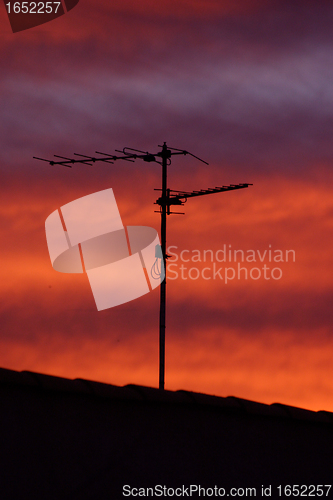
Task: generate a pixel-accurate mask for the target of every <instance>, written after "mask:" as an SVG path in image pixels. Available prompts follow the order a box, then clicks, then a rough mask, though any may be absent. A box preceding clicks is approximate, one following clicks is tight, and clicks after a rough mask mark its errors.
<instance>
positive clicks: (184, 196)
mask: <svg viewBox="0 0 333 500" xmlns="http://www.w3.org/2000/svg"><path fill="white" fill-rule="evenodd" d="M158 147H159V148H161V151H158V152H157V153H149V152H148V151H141V150H139V149H133V148H128V147H125V148H123V150H118V149H116V150H115V151H116V152H117V153H121V154H120V155H112V154H108V153H102V152H100V151H96V154H97V155H99V156H86V155H82V154H77V153H74V156H75V157H78V158H67V157H65V156H58V155H54V157H55V158H57V160H46V159H45V158H38V157H36V156H34V159H36V160H41V161H46V162H48V163H49V164H50V165H52V166H53V165H62V166H63V167H69V168H71V167H72V166H73V165H75V164H76V163H83V164H84V165H90V166H92V165H93V164H94V163H96V162H100V161H102V162H104V163H111V164H112V163H114V162H115V161H116V160H124V161H130V162H134V161H135V160H137V159H140V160H143V161H145V162H149V163H150V162H155V163H159V164H160V165H161V166H162V188H161V189H157V190H156V191H160V192H161V193H160V194H161V196H160V197H159V198H158V199H157V200H156V202H155V204H156V205H159V207H160V209H159V210H158V211H157V212H158V213H160V214H161V250H162V253H161V259H162V260H163V264H164V272H165V276H164V279H163V281H162V282H161V285H160V321H159V389H161V390H164V385H165V317H166V271H167V266H166V262H167V258H168V255H167V253H166V227H167V225H166V222H167V215H171V214H178V215H184V213H183V212H171V211H170V208H171V207H172V206H182V205H184V203H185V202H186V201H187V200H188V198H194V197H196V196H205V195H207V194H213V193H223V192H225V191H235V190H236V189H244V188H247V187H248V186H252V184H249V183H245V184H230V185H228V186H219V187H215V188H208V189H201V190H200V191H175V190H173V189H169V188H168V166H169V165H171V158H172V156H176V155H185V156H186V155H190V156H192V157H193V158H196V159H197V160H199V161H201V162H202V163H205V164H206V165H208V163H207V162H206V161H204V160H202V159H201V158H199V157H198V156H195V155H194V154H192V153H190V152H189V151H186V150H183V149H176V148H170V147H167V145H166V143H165V142H164V143H163V146H160V145H159V146H158ZM58 158H60V160H58ZM153 272H154V273H155V274H156V273H157V274H158V269H157V268H155V267H154V270H153Z"/></svg>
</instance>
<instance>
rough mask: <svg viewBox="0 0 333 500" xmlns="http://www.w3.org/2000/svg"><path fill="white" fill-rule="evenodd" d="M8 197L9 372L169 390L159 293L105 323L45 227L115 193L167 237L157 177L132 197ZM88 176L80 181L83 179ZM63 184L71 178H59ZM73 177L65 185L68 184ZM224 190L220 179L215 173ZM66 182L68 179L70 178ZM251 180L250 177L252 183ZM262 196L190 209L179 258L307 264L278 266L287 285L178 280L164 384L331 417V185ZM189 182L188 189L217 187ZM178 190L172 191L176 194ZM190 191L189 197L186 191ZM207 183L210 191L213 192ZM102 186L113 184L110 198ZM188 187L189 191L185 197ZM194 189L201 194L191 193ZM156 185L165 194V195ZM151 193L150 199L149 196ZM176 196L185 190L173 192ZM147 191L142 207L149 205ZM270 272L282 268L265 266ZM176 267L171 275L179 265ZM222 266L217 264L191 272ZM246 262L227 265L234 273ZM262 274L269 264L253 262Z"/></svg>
mask: <svg viewBox="0 0 333 500" xmlns="http://www.w3.org/2000/svg"><path fill="white" fill-rule="evenodd" d="M75 173H76V172H75V171H74V170H73V171H71V172H70V174H71V176H68V177H66V178H68V179H71V181H70V184H69V185H67V186H66V185H65V184H61V183H59V182H54V184H53V189H52V190H50V189H49V187H48V188H47V184H45V186H44V187H43V186H42V184H40V185H39V186H37V185H36V186H31V189H26V186H25V187H24V189H23V186H22V187H21V188H19V187H17V188H16V191H15V190H14V191H13V190H10V189H8V191H7V195H6V196H5V199H4V202H3V205H2V207H1V212H2V214H1V215H2V220H3V224H2V226H1V238H2V241H3V242H4V241H6V246H5V245H4V244H2V248H1V254H2V263H3V265H2V267H1V269H0V277H1V280H0V297H1V321H2V337H1V342H0V343H1V349H0V365H1V366H3V367H7V368H13V369H18V370H22V369H29V370H34V371H40V372H43V373H51V374H55V375H61V376H65V377H70V378H75V377H83V378H92V379H96V380H101V381H105V382H110V383H113V384H119V385H124V384H126V383H138V384H142V385H153V386H156V385H157V374H158V366H157V363H158V300H159V293H158V290H155V292H153V293H151V294H149V295H147V296H145V297H142V298H140V299H138V300H136V301H133V302H131V303H129V304H124V305H123V306H119V307H117V308H113V309H109V310H106V311H103V312H99V313H98V312H97V311H96V309H95V304H94V302H93V298H92V294H91V290H90V288H89V284H88V281H87V279H86V277H85V276H84V275H70V274H69V275H67V274H61V273H56V272H55V271H53V269H52V267H51V264H50V262H49V257H48V253H47V247H46V240H45V230H44V221H45V219H46V217H47V216H48V215H49V213H51V211H53V210H54V209H55V208H57V207H58V206H60V205H62V204H64V203H67V202H69V201H71V200H73V199H75V198H76V197H79V196H83V195H84V194H88V192H89V189H90V192H94V191H97V190H98V189H102V188H103V187H104V188H105V187H115V185H116V188H115V195H116V199H117V202H118V206H119V209H120V212H121V215H122V217H123V222H124V223H125V224H133V225H136V224H139V225H140V224H142V225H148V226H149V225H151V226H153V227H156V228H158V227H159V216H158V214H154V212H153V209H154V205H152V201H153V200H154V196H155V197H156V193H155V195H154V192H150V189H152V187H153V186H154V185H156V184H155V182H156V181H157V177H156V176H155V174H154V175H153V174H151V175H150V174H147V175H145V176H143V178H142V179H137V181H136V182H135V183H134V184H133V185H132V184H131V183H129V182H128V179H127V178H126V177H123V178H122V176H121V175H120V176H118V178H117V181H116V182H115V183H113V182H110V184H109V185H108V186H105V182H104V181H103V182H101V181H102V179H100V180H98V179H97V180H96V179H95V180H93V182H92V184H91V186H90V188H87V187H85V188H84V190H82V189H81V188H80V187H79V186H78V185H76V182H74V180H73V179H75V176H74V174H75ZM77 173H78V172H77ZM59 175H60V176H62V175H65V173H64V174H62V173H59ZM66 175H67V174H66ZM210 176H212V177H213V178H214V179H216V176H217V171H215V172H214V169H213V171H212V172H211V173H210ZM64 178H65V177H64ZM240 180H241V179H240ZM249 180H250V181H253V183H254V186H253V187H249V188H248V189H246V190H243V191H239V192H235V193H224V194H220V195H217V194H214V195H210V196H207V197H203V198H201V199H197V200H189V201H188V203H187V204H186V205H185V206H184V209H185V211H186V215H185V216H178V217H177V216H173V217H169V218H168V246H169V245H174V246H177V247H178V249H177V250H175V249H173V251H174V252H178V256H179V262H178V264H180V252H181V251H182V250H184V249H187V250H189V252H187V253H186V254H184V256H186V258H188V257H189V256H191V252H192V250H194V249H196V250H198V251H199V253H200V254H201V255H203V251H204V250H207V249H212V250H213V252H214V255H216V252H217V251H218V250H220V249H223V246H224V245H226V246H227V249H228V248H229V245H231V248H232V249H242V250H243V251H245V252H246V251H247V250H248V249H253V250H255V251H257V250H259V251H260V252H261V253H263V252H264V251H265V249H266V250H267V249H268V248H269V245H271V248H272V249H273V250H274V249H276V248H278V249H281V250H282V251H285V250H289V249H294V250H295V252H296V260H295V262H288V263H274V266H277V267H280V268H281V269H282V270H283V276H282V278H281V279H280V280H275V281H273V280H270V281H267V280H264V279H263V278H261V279H259V280H250V279H248V280H245V279H244V277H242V279H239V280H238V279H234V280H231V281H229V282H228V283H227V284H225V282H224V281H223V280H221V279H220V278H219V277H217V278H216V279H211V280H204V279H203V278H202V277H201V278H199V279H195V280H193V279H189V278H187V280H183V279H181V278H180V277H179V279H177V280H171V279H169V280H168V286H167V297H168V306H167V307H168V308H167V346H166V349H167V350H166V367H167V368H166V386H167V388H170V389H178V388H183V389H189V390H195V391H202V392H207V393H215V394H218V395H223V396H226V395H235V396H239V397H243V398H247V399H254V400H258V401H262V402H267V403H269V402H273V401H280V402H283V403H286V404H291V405H298V406H304V407H308V408H311V409H322V408H325V409H328V410H329V409H332V408H331V402H330V399H331V394H332V388H331V384H330V380H331V379H332V376H331V375H332V374H331V375H330V374H329V373H330V364H329V356H328V352H330V349H331V347H332V346H331V343H332V341H331V339H330V331H331V320H332V318H331V298H332V292H331V284H330V282H331V280H330V273H329V269H330V262H331V248H332V233H331V231H330V228H331V225H332V193H331V189H330V185H329V184H328V183H326V182H320V181H319V180H318V179H317V180H316V181H315V182H313V181H311V182H310V181H307V180H303V181H302V182H300V181H299V180H293V179H289V180H286V179H282V178H278V177H276V178H275V179H274V181H272V179H264V178H262V177H258V176H256V177H255V176H254V178H253V179H246V181H249ZM210 181H211V179H209V178H205V179H203V180H202V181H200V178H199V177H198V178H196V177H193V178H192V180H189V179H188V177H185V176H184V177H183V175H178V181H177V187H178V186H179V188H180V189H182V188H183V189H184V188H190V189H200V188H203V187H208V186H209V185H211V186H214V185H216V184H219V182H214V183H213V184H211V182H210ZM171 182H172V181H170V183H171ZM185 183H186V185H185ZM206 183H207V186H206ZM103 184H104V186H102V185H103ZM187 184H188V185H187ZM191 184H193V185H191ZM157 185H158V184H157ZM147 186H148V189H147ZM172 187H176V186H172ZM140 192H142V193H145V192H147V199H146V200H145V201H143V202H142V200H144V199H145V198H144V197H141V196H142V195H140V196H139V195H138V193H140ZM264 263H265V264H266V265H267V266H270V265H271V263H269V262H268V261H267V258H266V260H264ZM170 264H171V262H170V263H169V265H170ZM183 264H184V265H185V266H188V267H196V268H198V269H199V270H200V272H201V270H202V268H203V267H205V266H206V267H209V268H211V267H212V263H211V262H201V263H200V262H192V261H191V262H190V263H185V262H184V263H183ZM236 264H237V263H235V262H227V263H223V262H221V263H220V262H216V265H217V266H219V267H222V268H223V267H226V266H228V267H235V266H236ZM242 265H244V267H245V266H246V267H248V269H250V268H251V267H258V268H260V267H262V265H263V263H262V262H259V261H257V262H253V263H251V262H247V263H242Z"/></svg>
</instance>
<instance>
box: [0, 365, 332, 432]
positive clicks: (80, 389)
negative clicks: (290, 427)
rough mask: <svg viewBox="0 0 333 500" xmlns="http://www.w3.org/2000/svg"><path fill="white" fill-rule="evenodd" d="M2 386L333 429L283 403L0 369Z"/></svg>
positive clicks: (327, 419)
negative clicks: (217, 411)
mask: <svg viewBox="0 0 333 500" xmlns="http://www.w3.org/2000/svg"><path fill="white" fill-rule="evenodd" d="M0 385H19V386H31V387H37V388H40V389H42V390H45V391H58V392H69V393H78V394H79V393H81V394H85V395H88V396H89V395H90V396H93V397H101V398H109V399H118V400H119V399H120V400H136V401H143V402H144V401H147V402H155V403H162V404H165V403H170V404H178V405H179V404H181V405H195V406H201V405H205V406H213V407H219V408H221V410H224V411H227V412H233V413H237V414H252V415H260V416H266V417H277V418H281V417H282V418H287V419H290V418H291V419H297V420H303V421H304V420H306V421H311V422H313V423H325V424H331V425H333V413H332V412H328V411H323V410H321V411H312V410H305V409H303V408H297V407H294V406H288V405H284V404H280V403H273V404H271V405H267V404H263V403H257V402H254V401H249V400H247V399H241V398H236V397H234V396H228V397H220V396H212V395H208V394H201V393H197V392H191V391H184V390H178V391H168V390H165V391H160V390H159V389H155V388H152V387H144V386H139V385H134V384H129V385H125V386H124V387H119V386H115V385H111V384H105V383H102V382H94V381H92V380H85V379H74V380H71V379H67V378H62V377H55V376H53V375H45V374H42V373H35V372H30V371H22V372H18V371H15V370H8V369H6V368H0Z"/></svg>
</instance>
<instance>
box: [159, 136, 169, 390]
mask: <svg viewBox="0 0 333 500" xmlns="http://www.w3.org/2000/svg"><path fill="white" fill-rule="evenodd" d="M167 158H168V151H167V145H166V143H164V144H163V148H162V204H161V208H162V212H161V243H162V255H163V263H164V273H165V277H164V280H163V281H162V283H161V287H160V288H161V295H160V367H159V368H160V376H159V389H161V390H164V374H165V309H166V218H167Z"/></svg>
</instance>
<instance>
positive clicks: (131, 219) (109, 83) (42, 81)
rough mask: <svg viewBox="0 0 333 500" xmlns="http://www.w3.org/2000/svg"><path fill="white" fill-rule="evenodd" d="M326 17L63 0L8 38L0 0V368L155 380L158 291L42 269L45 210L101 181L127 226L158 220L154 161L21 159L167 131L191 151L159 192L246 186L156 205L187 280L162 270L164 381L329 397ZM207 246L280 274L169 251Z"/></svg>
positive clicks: (288, 399)
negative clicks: (65, 3) (105, 299)
mask: <svg viewBox="0 0 333 500" xmlns="http://www.w3.org/2000/svg"><path fill="white" fill-rule="evenodd" d="M332 27H333V4H332V2H331V1H326V0H288V1H281V0H270V1H267V0H265V1H264V0H165V1H160V2H156V1H153V0H141V1H140V2H139V1H137V0H122V1H120V0H115V1H110V0H94V1H93V0H80V2H79V4H78V5H77V6H76V7H75V8H74V9H73V10H71V11H70V12H68V13H67V14H66V15H64V16H62V17H59V18H58V19H55V20H54V21H52V22H49V23H47V24H44V25H41V26H39V27H35V28H33V29H29V30H26V31H22V32H19V33H14V34H13V33H12V31H11V28H10V24H9V21H8V17H7V15H6V10H5V7H4V6H3V4H1V7H0V29H1V45H0V50H1V58H0V85H1V93H0V102H1V105H0V129H1V131H0V141H1V148H0V160H1V161H0V168H1V183H0V189H1V200H2V203H1V206H0V210H1V222H0V231H1V243H0V252H1V263H2V265H1V269H0V273H1V279H0V296H1V302H0V311H1V316H0V321H1V331H0V366H1V367H3V368H10V369H14V370H31V371H37V372H41V373H47V374H52V375H57V376H63V377H69V378H78V377H80V378H87V379H93V380H97V381H102V382H107V383H111V384H115V385H125V384H128V383H134V384H141V385H147V386H152V387H157V386H158V319H159V289H156V290H154V291H153V292H152V293H149V294H147V295H145V296H143V297H141V298H139V299H137V300H135V301H133V302H129V303H127V304H123V305H121V306H117V307H115V308H111V309H107V310H104V311H100V312H98V311H97V309H96V306H95V303H94V299H93V295H92V292H91V289H90V287H89V283H88V279H87V277H86V276H84V275H80V274H77V275H75V274H61V273H58V272H56V271H54V270H53V268H52V266H51V262H50V258H49V255H48V249H47V245H46V238H45V220H46V218H47V217H48V215H50V214H51V213H52V212H53V211H54V210H56V209H58V208H59V207H61V206H62V205H64V204H66V203H69V202H70V201H72V200H75V199H76V198H79V197H81V196H85V195H88V194H90V193H94V192H97V191H100V190H103V189H107V188H113V191H114V194H115V197H116V200H117V203H118V207H119V210H120V214H121V217H122V220H123V223H124V224H125V225H146V226H151V227H153V228H155V229H157V230H159V228H160V216H159V214H157V213H154V210H156V206H155V205H154V204H153V203H154V201H155V200H156V198H157V197H158V193H157V192H156V191H154V188H159V187H160V185H161V167H160V165H158V164H156V163H144V162H141V161H139V160H137V162H136V163H126V162H116V163H115V164H114V165H107V164H103V163H98V164H95V165H94V166H93V167H90V166H86V165H76V166H74V167H73V168H72V169H69V168H64V167H61V166H50V165H48V164H47V163H44V162H39V161H36V160H34V159H33V158H32V157H33V156H38V157H43V158H50V159H51V158H52V157H53V154H58V155H63V156H71V155H72V154H73V153H83V154H87V155H89V154H94V152H95V151H96V150H97V151H104V152H108V153H114V150H115V149H122V148H123V147H124V146H129V147H133V148H138V149H142V150H145V151H146V150H147V151H151V152H157V151H159V150H160V148H159V147H158V145H159V144H162V143H163V141H166V142H167V144H168V145H169V146H171V147H175V148H181V149H186V150H188V151H191V152H192V153H194V154H195V155H197V156H199V157H200V158H203V159H204V160H206V161H207V162H209V166H206V165H204V164H203V163H200V162H198V161H197V160H195V159H194V158H190V157H188V156H186V157H181V156H179V157H175V158H174V160H173V162H172V165H171V166H170V167H169V187H170V188H171V189H179V190H199V189H204V188H207V187H214V186H220V185H225V184H236V183H253V186H250V187H249V188H248V189H243V190H239V191H235V192H229V193H222V194H213V195H210V196H206V197H202V198H196V199H192V200H188V203H187V204H186V205H185V206H184V207H183V208H184V210H183V211H184V212H185V213H186V215H185V216H183V215H173V216H170V217H169V218H168V241H167V246H168V247H170V246H171V247H173V248H171V251H172V252H173V253H176V254H177V256H178V261H177V262H174V261H175V257H173V259H171V260H173V262H171V260H170V261H169V266H171V264H173V267H172V268H171V269H173V270H174V271H177V272H179V268H180V265H182V264H183V265H184V266H185V267H186V268H188V269H190V268H196V269H198V270H199V271H198V272H199V273H200V277H199V278H198V279H191V278H190V277H189V276H188V269H187V271H186V273H187V274H186V273H185V271H184V277H187V279H182V277H181V276H178V278H177V279H169V280H168V282H167V330H166V388H167V389H171V390H177V389H186V390H191V391H197V392H205V393H208V394H215V395H219V396H229V395H232V396H237V397H240V398H245V399H250V400H254V401H260V402H263V403H273V402H280V403H284V404H289V405H294V406H301V407H304V408H309V409H313V410H321V409H325V410H330V411H333V363H332V361H331V359H332V356H333V332H332V299H333V283H332V243H333V235H332V230H333V196H332V195H333V188H332V181H333V172H332V161H333V140H332V137H333V84H332V82H333V36H332V33H333V31H332V30H333V28H332ZM179 211H182V210H179ZM175 247H176V248H175ZM224 248H226V249H231V250H243V252H244V254H245V255H247V253H246V252H247V251H248V250H254V252H255V254H256V255H257V256H258V257H257V261H256V262H243V263H240V264H241V265H242V267H245V266H246V267H247V269H248V273H249V272H250V270H251V269H252V268H259V269H262V267H263V266H264V265H266V266H267V267H269V268H270V269H271V268H279V269H281V273H280V271H276V272H275V273H276V274H275V276H280V275H281V278H280V279H274V278H271V279H265V278H264V276H263V275H261V277H260V278H259V279H252V278H251V277H250V276H249V275H248V279H245V271H243V274H241V275H240V279H238V278H237V265H238V262H239V259H238V261H236V262H234V261H233V262H218V261H217V260H216V259H215V260H214V262H210V261H207V262H191V261H190V262H181V259H180V252H181V251H183V250H188V252H187V253H184V254H183V255H184V256H185V257H186V258H188V257H189V256H191V255H193V253H192V252H193V250H197V251H198V252H194V253H195V254H196V255H203V252H204V250H212V252H213V255H214V256H216V252H218V251H219V250H223V249H224ZM265 250H266V254H265V257H263V256H264V252H265ZM269 250H271V252H272V254H271V255H278V254H279V255H284V256H285V253H286V251H287V250H293V251H294V255H295V259H291V258H290V259H289V261H288V262H278V261H275V262H273V261H272V262H270V261H269V253H268V251H269ZM275 250H280V251H281V252H280V253H275V254H274V251H275ZM258 251H259V253H260V256H261V257H262V258H263V262H261V261H260V258H259V254H258ZM169 253H170V252H169ZM217 255H220V256H221V253H219V254H217ZM239 255H240V254H239ZM289 255H292V254H289ZM271 260H273V258H272V259H271ZM284 260H285V259H284ZM214 265H215V269H216V268H217V269H219V268H222V269H223V270H222V271H221V274H222V275H223V273H224V272H225V268H226V267H228V268H234V269H235V270H236V275H235V279H233V280H230V281H229V282H227V283H226V282H225V279H220V278H219V277H218V276H215V279H203V278H202V277H201V272H202V269H203V268H205V267H206V268H207V267H208V268H209V269H208V270H206V276H211V277H212V276H213V268H214ZM196 273H197V272H196V271H192V276H194V275H196ZM256 273H257V272H256V271H254V272H253V276H255V277H257V274H256ZM229 275H232V271H229ZM174 276H175V274H173V275H171V272H170V278H171V277H174Z"/></svg>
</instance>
